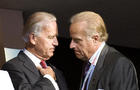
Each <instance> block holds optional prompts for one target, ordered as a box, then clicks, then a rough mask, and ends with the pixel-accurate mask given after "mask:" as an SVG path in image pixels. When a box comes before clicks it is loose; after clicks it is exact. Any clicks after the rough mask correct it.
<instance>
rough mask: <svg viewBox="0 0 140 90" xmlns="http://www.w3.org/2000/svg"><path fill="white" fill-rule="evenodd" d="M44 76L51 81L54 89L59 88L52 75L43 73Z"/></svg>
mask: <svg viewBox="0 0 140 90" xmlns="http://www.w3.org/2000/svg"><path fill="white" fill-rule="evenodd" d="M44 78H48V79H49V80H50V81H51V82H52V84H53V86H54V87H55V90H59V87H58V85H57V83H56V81H55V80H54V79H53V78H52V76H50V75H49V74H46V75H44Z"/></svg>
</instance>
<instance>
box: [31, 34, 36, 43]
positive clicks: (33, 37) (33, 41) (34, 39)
mask: <svg viewBox="0 0 140 90" xmlns="http://www.w3.org/2000/svg"><path fill="white" fill-rule="evenodd" d="M29 40H30V42H31V44H33V45H35V44H36V37H35V35H34V34H30V35H29Z"/></svg>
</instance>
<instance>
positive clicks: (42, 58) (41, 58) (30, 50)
mask: <svg viewBox="0 0 140 90" xmlns="http://www.w3.org/2000/svg"><path fill="white" fill-rule="evenodd" d="M25 48H26V50H28V51H29V52H30V53H32V54H33V55H35V56H36V57H37V58H39V59H40V60H44V61H45V60H48V59H49V58H44V57H42V56H41V55H39V54H37V53H36V51H35V50H34V49H33V48H28V47H25Z"/></svg>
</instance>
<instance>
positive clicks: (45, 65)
mask: <svg viewBox="0 0 140 90" xmlns="http://www.w3.org/2000/svg"><path fill="white" fill-rule="evenodd" d="M40 65H41V66H42V68H47V64H46V62H45V61H44V60H41V62H40Z"/></svg>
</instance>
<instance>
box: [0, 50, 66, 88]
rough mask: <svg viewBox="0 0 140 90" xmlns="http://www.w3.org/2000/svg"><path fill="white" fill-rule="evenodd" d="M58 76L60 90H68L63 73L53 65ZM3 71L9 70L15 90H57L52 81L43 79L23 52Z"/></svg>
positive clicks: (4, 67) (8, 63) (5, 65)
mask: <svg viewBox="0 0 140 90" xmlns="http://www.w3.org/2000/svg"><path fill="white" fill-rule="evenodd" d="M51 67H52V68H53V70H54V71H55V74H56V79H57V84H58V86H59V88H60V90H67V86H66V82H65V80H64V77H63V76H62V73H61V72H60V71H59V70H58V69H56V68H55V67H54V66H52V65H51ZM2 69H4V70H7V71H8V72H9V74H10V77H11V79H12V82H13V85H14V87H15V90H55V88H54V86H53V85H52V83H51V81H50V80H49V79H47V78H43V76H42V75H41V74H40V72H39V71H38V70H37V68H36V66H35V65H34V64H33V62H32V61H31V60H30V59H29V58H28V57H27V56H26V55H25V54H24V53H23V52H22V51H21V52H20V53H19V54H18V56H17V57H16V58H14V59H12V60H10V61H8V62H7V63H5V64H4V65H3V67H2Z"/></svg>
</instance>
